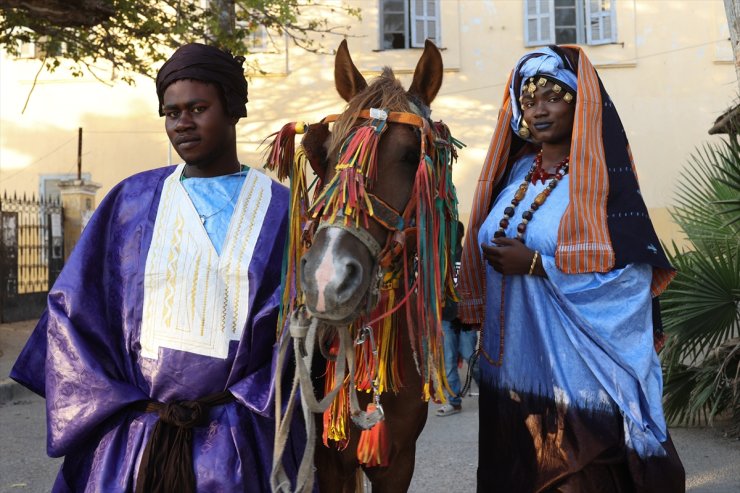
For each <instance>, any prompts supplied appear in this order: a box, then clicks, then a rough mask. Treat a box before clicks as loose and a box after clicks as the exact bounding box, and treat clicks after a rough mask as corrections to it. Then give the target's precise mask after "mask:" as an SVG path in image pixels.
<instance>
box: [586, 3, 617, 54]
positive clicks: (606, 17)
mask: <svg viewBox="0 0 740 493" xmlns="http://www.w3.org/2000/svg"><path fill="white" fill-rule="evenodd" d="M614 3H615V2H614V0H585V7H586V43H588V44H590V45H602V44H607V43H614V42H616V41H617V39H616V31H617V28H616V26H617V24H616V21H617V19H616V17H617V16H616V13H615V12H614Z"/></svg>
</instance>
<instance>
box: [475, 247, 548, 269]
mask: <svg viewBox="0 0 740 493" xmlns="http://www.w3.org/2000/svg"><path fill="white" fill-rule="evenodd" d="M493 243H494V244H495V245H496V246H488V245H481V248H482V249H483V257H484V258H485V259H486V261H487V262H488V264H489V265H490V266H491V267H493V269H494V270H495V271H496V272H500V273H501V274H504V275H527V274H529V271H530V268H531V267H532V260H533V259H534V250H531V249H529V248H527V247H526V246H525V245H524V243H522V242H521V241H519V240H517V239H514V238H494V239H493ZM532 274H533V275H537V276H542V277H547V273H546V272H545V270H544V269H543V268H542V260H541V257H540V256H539V255H537V261H536V262H535V267H534V270H533V272H532Z"/></svg>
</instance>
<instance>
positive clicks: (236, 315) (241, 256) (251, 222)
mask: <svg viewBox="0 0 740 493" xmlns="http://www.w3.org/2000/svg"><path fill="white" fill-rule="evenodd" d="M263 195H264V191H263V190H261V189H260V191H259V195H258V196H257V204H256V205H255V206H254V207H250V208H249V209H251V210H252V217H250V219H249V226H248V227H247V231H246V233H245V234H244V235H243V236H240V237H244V238H250V237H251V236H252V231H253V230H254V221H255V219H256V216H257V211H259V210H260V206H261V205H262V196H263ZM250 196H251V193H250ZM247 204H249V202H247ZM245 209H246V208H245ZM240 232H241V228H240ZM247 244H248V242H246V241H243V242H242V243H241V249H240V250H239V256H238V257H237V262H236V265H237V269H239V268H241V266H242V263H243V259H244V253H245V252H246V250H247ZM245 270H246V271H247V272H245V275H246V274H247V273H248V271H249V264H247V265H246V266H245ZM241 288H242V285H241V283H237V285H236V296H235V297H234V317H233V319H232V323H231V332H232V333H234V334H236V329H237V325H236V324H237V323H238V322H239V320H238V318H239V300H240V299H241Z"/></svg>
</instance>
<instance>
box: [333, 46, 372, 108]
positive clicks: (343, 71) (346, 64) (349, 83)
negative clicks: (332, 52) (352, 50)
mask: <svg viewBox="0 0 740 493" xmlns="http://www.w3.org/2000/svg"><path fill="white" fill-rule="evenodd" d="M334 85H335V86H336V87H337V92H338V93H339V95H340V96H342V99H344V100H345V101H347V102H349V100H350V99H352V98H353V97H354V96H355V95H356V94H357V93H358V92H360V91H362V90H363V89H365V88H366V87H367V82H365V78H364V77H363V76H362V74H361V73H360V71H359V70H357V67H355V64H354V63H353V62H352V57H350V56H349V49H348V48H347V40H346V39H343V40H342V42H341V43H340V44H339V48H337V56H336V58H335V59H334Z"/></svg>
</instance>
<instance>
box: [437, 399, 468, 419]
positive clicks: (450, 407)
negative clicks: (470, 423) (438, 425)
mask: <svg viewBox="0 0 740 493" xmlns="http://www.w3.org/2000/svg"><path fill="white" fill-rule="evenodd" d="M461 411H462V404H458V405H457V406H456V405H454V404H450V403H449V402H448V403H447V404H445V405H443V406H442V407H440V408H439V409H437V413H436V414H437V416H452V415H453V414H457V413H459V412H461Z"/></svg>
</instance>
